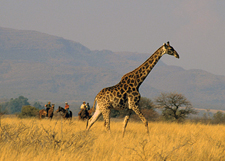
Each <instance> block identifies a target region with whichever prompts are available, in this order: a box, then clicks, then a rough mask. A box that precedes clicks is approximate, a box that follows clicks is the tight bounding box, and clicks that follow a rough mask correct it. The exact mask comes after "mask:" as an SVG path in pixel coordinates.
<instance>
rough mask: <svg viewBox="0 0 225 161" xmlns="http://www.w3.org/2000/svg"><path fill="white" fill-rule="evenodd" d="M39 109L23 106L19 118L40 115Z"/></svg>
mask: <svg viewBox="0 0 225 161" xmlns="http://www.w3.org/2000/svg"><path fill="white" fill-rule="evenodd" d="M38 112H39V109H37V108H35V107H33V106H30V105H27V106H23V107H22V110H21V113H20V114H19V115H18V117H19V118H26V117H36V116H37V115H38Z"/></svg>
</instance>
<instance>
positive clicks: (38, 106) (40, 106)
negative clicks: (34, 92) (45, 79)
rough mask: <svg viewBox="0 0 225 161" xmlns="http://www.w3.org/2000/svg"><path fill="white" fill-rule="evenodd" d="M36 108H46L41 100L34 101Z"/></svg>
mask: <svg viewBox="0 0 225 161" xmlns="http://www.w3.org/2000/svg"><path fill="white" fill-rule="evenodd" d="M33 106H34V107H35V108H37V109H44V106H43V105H41V103H40V102H34V105H33Z"/></svg>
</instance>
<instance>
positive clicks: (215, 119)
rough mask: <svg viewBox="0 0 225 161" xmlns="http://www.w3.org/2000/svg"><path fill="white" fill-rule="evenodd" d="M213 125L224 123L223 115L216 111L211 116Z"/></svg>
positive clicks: (224, 116)
mask: <svg viewBox="0 0 225 161" xmlns="http://www.w3.org/2000/svg"><path fill="white" fill-rule="evenodd" d="M213 123H216V124H219V123H225V114H223V113H222V112H221V111H218V112H217V113H215V114H214V115H213Z"/></svg>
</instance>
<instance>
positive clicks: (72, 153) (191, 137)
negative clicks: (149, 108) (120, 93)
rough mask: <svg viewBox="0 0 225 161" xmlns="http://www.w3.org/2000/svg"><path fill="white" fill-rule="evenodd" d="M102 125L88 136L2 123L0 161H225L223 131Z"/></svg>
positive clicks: (79, 125)
mask: <svg viewBox="0 0 225 161" xmlns="http://www.w3.org/2000/svg"><path fill="white" fill-rule="evenodd" d="M122 125H123V121H122V120H121V121H111V133H108V132H105V130H104V127H103V122H102V121H98V122H96V123H95V124H94V125H93V127H92V128H91V130H90V131H89V132H88V133H87V132H85V122H82V121H77V120H76V119H75V118H73V121H72V122H69V121H64V120H54V119H53V120H52V121H50V120H47V119H43V120H39V119H36V118H34V119H18V118H2V119H1V128H0V160H1V161H5V160H10V161H26V160H28V161H30V160H31V161H70V160H73V161H80V160H82V161H96V160H101V161H102V160H103V161H111V160H113V161H114V160H115V161H139V160H140V161H142V160H143V161H145V160H149V161H155V160H157V161H158V160H159V161H161V160H174V161H179V160H185V161H198V160H201V161H207V160H210V161H211V160H218V161H222V160H225V126H224V125H203V124H193V123H184V124H177V123H165V122H150V123H149V130H150V134H149V135H147V134H146V130H145V127H144V125H143V124H142V123H141V122H129V123H128V126H127V131H126V133H125V137H124V138H122Z"/></svg>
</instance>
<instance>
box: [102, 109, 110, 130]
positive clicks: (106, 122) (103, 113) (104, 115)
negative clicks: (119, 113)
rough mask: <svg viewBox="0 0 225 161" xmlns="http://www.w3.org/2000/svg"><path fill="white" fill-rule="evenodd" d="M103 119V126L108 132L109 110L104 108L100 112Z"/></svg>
mask: <svg viewBox="0 0 225 161" xmlns="http://www.w3.org/2000/svg"><path fill="white" fill-rule="evenodd" d="M102 115H103V119H104V126H105V128H106V130H107V131H110V109H109V108H105V109H104V111H102Z"/></svg>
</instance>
